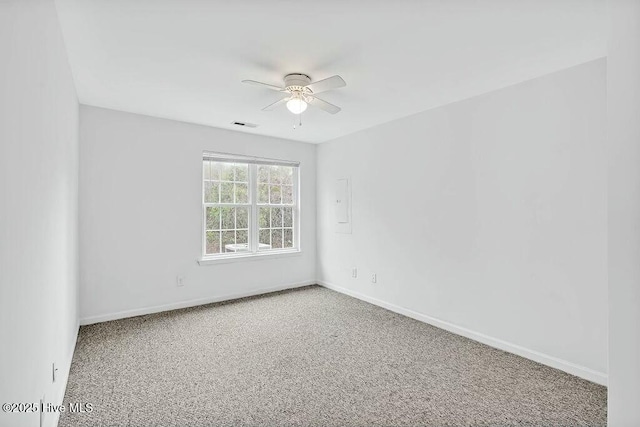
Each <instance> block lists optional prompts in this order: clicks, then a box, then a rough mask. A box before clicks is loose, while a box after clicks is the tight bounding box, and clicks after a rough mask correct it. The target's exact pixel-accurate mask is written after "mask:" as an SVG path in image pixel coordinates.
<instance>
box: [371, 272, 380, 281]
mask: <svg viewBox="0 0 640 427" xmlns="http://www.w3.org/2000/svg"><path fill="white" fill-rule="evenodd" d="M377 282H378V275H377V274H376V273H373V274H372V275H371V283H377Z"/></svg>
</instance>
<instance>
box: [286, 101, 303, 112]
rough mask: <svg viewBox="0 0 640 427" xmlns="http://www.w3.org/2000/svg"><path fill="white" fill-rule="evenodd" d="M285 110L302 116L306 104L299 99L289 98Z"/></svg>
mask: <svg viewBox="0 0 640 427" xmlns="http://www.w3.org/2000/svg"><path fill="white" fill-rule="evenodd" d="M287 109H288V110H289V111H291V112H292V113H293V114H302V113H304V110H306V109H307V103H306V102H305V101H304V100H303V99H301V98H291V99H290V100H288V101H287Z"/></svg>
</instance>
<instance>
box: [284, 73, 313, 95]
mask: <svg viewBox="0 0 640 427" xmlns="http://www.w3.org/2000/svg"><path fill="white" fill-rule="evenodd" d="M309 84H311V78H309V76H307V75H306V74H299V73H293V74H287V75H286V76H284V86H285V88H286V89H287V90H288V91H290V92H292V93H293V92H311V91H310V90H309V89H307V90H305V89H304V87H305V86H307V85H309Z"/></svg>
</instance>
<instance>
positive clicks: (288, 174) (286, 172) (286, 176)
mask: <svg viewBox="0 0 640 427" xmlns="http://www.w3.org/2000/svg"><path fill="white" fill-rule="evenodd" d="M282 183H283V184H287V185H293V168H292V167H283V168H282Z"/></svg>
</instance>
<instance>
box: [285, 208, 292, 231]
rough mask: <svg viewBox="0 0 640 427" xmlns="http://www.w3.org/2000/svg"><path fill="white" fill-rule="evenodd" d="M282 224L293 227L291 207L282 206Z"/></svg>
mask: <svg viewBox="0 0 640 427" xmlns="http://www.w3.org/2000/svg"><path fill="white" fill-rule="evenodd" d="M282 225H283V226H284V227H293V208H282Z"/></svg>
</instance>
